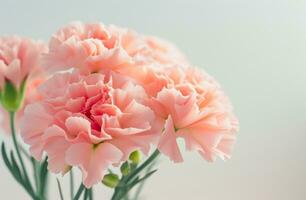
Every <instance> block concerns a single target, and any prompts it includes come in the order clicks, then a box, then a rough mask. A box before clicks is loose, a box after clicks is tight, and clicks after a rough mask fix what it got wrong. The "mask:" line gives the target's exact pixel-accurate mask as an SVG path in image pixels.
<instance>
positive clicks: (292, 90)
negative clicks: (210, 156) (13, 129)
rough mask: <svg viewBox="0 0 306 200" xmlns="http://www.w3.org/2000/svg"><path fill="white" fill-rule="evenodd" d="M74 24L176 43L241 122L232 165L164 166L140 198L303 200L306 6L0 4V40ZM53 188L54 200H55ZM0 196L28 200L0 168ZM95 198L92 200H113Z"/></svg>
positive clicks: (12, 0) (100, 192)
mask: <svg viewBox="0 0 306 200" xmlns="http://www.w3.org/2000/svg"><path fill="white" fill-rule="evenodd" d="M74 20H82V21H84V22H87V21H102V22H104V23H105V24H117V25H121V26H126V27H130V28H133V29H135V30H137V31H138V32H142V33H145V34H152V35H157V36H160V37H163V38H166V39H168V40H170V41H172V42H174V43H176V44H177V45H178V46H179V47H180V48H181V49H182V50H183V51H184V52H185V53H186V55H187V57H188V58H189V59H190V60H191V62H193V64H195V65H198V66H201V67H202V68H204V69H205V70H206V71H208V72H209V73H210V74H212V75H213V76H215V77H216V78H217V79H218V80H219V81H220V82H221V84H222V85H223V88H224V90H225V91H226V92H227V94H228V95H229V96H230V97H231V99H232V102H233V104H234V106H235V109H236V113H237V115H238V117H239V118H240V122H241V130H240V133H239V137H238V141H237V145H236V148H235V151H234V155H233V158H232V159H231V160H229V161H227V162H221V161H217V162H216V163H214V164H210V163H207V162H205V161H203V160H202V159H201V158H200V157H199V156H198V155H197V154H189V153H187V154H186V162H185V163H184V164H180V165H174V164H172V163H170V162H169V161H168V160H167V159H165V158H162V159H161V163H160V170H159V173H157V174H156V175H154V177H153V178H151V180H150V181H149V182H148V184H147V185H146V188H145V191H144V194H145V195H144V196H143V199H146V200H174V199H175V200H258V199H260V200H288V199H294V200H304V199H306V189H305V185H306V145H305V143H306V123H305V122H306V1H305V0H256V1H254V0H198V1H196V0H188V1H187V0H181V1H180V0H171V1H170V0H168V1H167V0H153V1H144V0H125V1H118V0H109V1H104V0H90V1H81V0H78V1H77V0H66V1H63V0H53V1H47V0H20V1H18V0H0V24H1V25H0V35H5V34H19V35H24V36H29V37H33V38H40V39H44V40H47V39H48V38H49V36H50V35H51V34H52V33H53V32H54V31H56V30H57V29H58V27H60V26H61V25H63V24H66V23H68V22H70V21H74ZM0 135H1V134H0ZM3 138H4V137H3V135H1V136H0V139H1V140H2V139H3ZM64 182H65V181H64ZM51 185H52V190H51V192H50V200H58V199H59V196H58V193H57V190H56V188H55V187H54V186H55V181H54V180H52V181H51ZM0 188H1V189H0V191H1V193H0V196H1V197H0V199H18V200H27V199H28V198H27V197H25V193H24V192H23V190H22V189H21V188H20V187H19V186H17V184H16V183H15V182H14V181H13V179H12V178H11V177H10V175H9V174H8V172H7V171H6V169H5V167H4V165H3V163H2V161H1V162H0ZM95 190H96V193H97V196H99V198H96V199H108V198H109V196H110V190H108V189H105V188H103V187H99V188H98V187H96V189H95ZM67 199H68V198H67Z"/></svg>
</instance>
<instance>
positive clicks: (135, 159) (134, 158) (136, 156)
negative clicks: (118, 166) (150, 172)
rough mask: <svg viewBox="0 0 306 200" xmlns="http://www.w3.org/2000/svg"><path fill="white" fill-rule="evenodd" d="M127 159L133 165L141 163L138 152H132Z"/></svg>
mask: <svg viewBox="0 0 306 200" xmlns="http://www.w3.org/2000/svg"><path fill="white" fill-rule="evenodd" d="M129 159H130V161H132V163H133V164H135V165H138V164H139V163H140V161H141V153H140V151H138V150H136V151H133V152H132V153H131V154H130V157H129Z"/></svg>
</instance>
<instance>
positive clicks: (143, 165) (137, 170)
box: [127, 149, 159, 182]
mask: <svg viewBox="0 0 306 200" xmlns="http://www.w3.org/2000/svg"><path fill="white" fill-rule="evenodd" d="M158 155H159V150H158V149H156V150H155V151H154V152H153V154H152V155H151V156H150V157H149V158H148V159H147V160H146V161H145V162H144V163H143V164H142V165H140V166H139V167H138V168H136V169H135V170H134V171H132V172H131V173H130V174H129V175H128V177H127V182H129V181H131V180H132V179H133V178H134V177H135V176H136V175H138V173H139V172H141V171H142V170H143V169H144V168H146V167H147V166H148V165H149V164H150V163H151V162H152V161H154V160H155V158H157V157H158Z"/></svg>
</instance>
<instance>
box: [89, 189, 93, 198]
mask: <svg viewBox="0 0 306 200" xmlns="http://www.w3.org/2000/svg"><path fill="white" fill-rule="evenodd" d="M89 200H93V187H92V188H90V190H89Z"/></svg>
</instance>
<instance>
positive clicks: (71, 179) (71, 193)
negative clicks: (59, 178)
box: [69, 168, 74, 199]
mask: <svg viewBox="0 0 306 200" xmlns="http://www.w3.org/2000/svg"><path fill="white" fill-rule="evenodd" d="M69 175H70V197H71V199H73V195H74V176H73V171H72V168H71V170H70V173H69Z"/></svg>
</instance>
